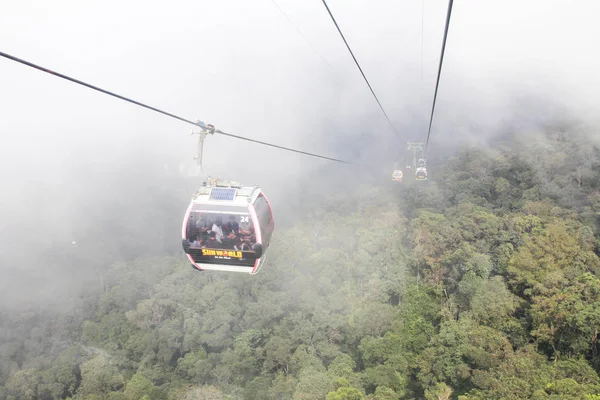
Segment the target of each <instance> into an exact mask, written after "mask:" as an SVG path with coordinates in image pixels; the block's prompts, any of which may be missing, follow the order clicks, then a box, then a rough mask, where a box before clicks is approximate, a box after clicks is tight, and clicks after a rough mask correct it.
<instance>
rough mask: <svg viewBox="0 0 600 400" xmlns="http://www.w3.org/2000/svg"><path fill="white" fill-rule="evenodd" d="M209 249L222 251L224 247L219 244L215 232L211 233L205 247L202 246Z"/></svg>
mask: <svg viewBox="0 0 600 400" xmlns="http://www.w3.org/2000/svg"><path fill="white" fill-rule="evenodd" d="M202 247H204V248H207V249H220V248H222V247H223V245H222V244H221V243H219V242H217V234H216V233H215V232H214V231H211V232H210V234H209V236H208V239H207V240H205V241H204V245H203V246H202Z"/></svg>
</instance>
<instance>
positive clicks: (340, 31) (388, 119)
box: [322, 0, 402, 140]
mask: <svg viewBox="0 0 600 400" xmlns="http://www.w3.org/2000/svg"><path fill="white" fill-rule="evenodd" d="M322 1H323V4H324V5H325V8H326V9H327V12H328V13H329V16H330V17H331V20H332V21H333V23H334V24H335V27H336V28H337V30H338V32H339V33H340V36H341V37H342V39H343V40H344V43H345V44H346V47H347V48H348V51H349V52H350V55H351V56H352V58H353V59H354V62H355V63H356V66H357V67H358V70H359V71H360V73H361V74H362V77H363V78H364V80H365V82H366V83H367V86H369V89H370V90H371V93H372V94H373V97H375V101H377V104H378V105H379V108H380V109H381V112H383V115H385V119H387V121H388V123H389V124H390V126H391V127H392V130H393V131H394V133H395V134H396V136H398V139H400V140H402V139H401V138H400V135H398V131H396V128H394V124H392V121H390V118H389V117H388V115H387V113H386V112H385V110H384V109H383V106H382V105H381V102H380V101H379V99H378V98H377V95H376V94H375V91H374V90H373V88H372V87H371V84H370V83H369V80H368V79H367V77H366V76H365V73H364V72H363V70H362V68H361V67H360V64H359V63H358V61H357V60H356V57H354V53H353V52H352V49H351V48H350V45H348V42H347V41H346V38H345V37H344V34H343V33H342V30H341V29H340V27H339V25H338V23H337V22H336V20H335V18H334V16H333V14H332V13H331V10H330V9H329V6H328V5H327V2H326V1H325V0H322Z"/></svg>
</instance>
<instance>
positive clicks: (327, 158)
mask: <svg viewBox="0 0 600 400" xmlns="http://www.w3.org/2000/svg"><path fill="white" fill-rule="evenodd" d="M0 56H2V57H4V58H8V59H9V60H12V61H16V62H18V63H21V64H24V65H27V66H28V67H32V68H35V69H38V70H40V71H43V72H47V73H49V74H51V75H54V76H57V77H59V78H62V79H66V80H68V81H71V82H74V83H77V84H79V85H82V86H85V87H88V88H90V89H93V90H97V91H99V92H102V93H104V94H108V95H109V96H113V97H116V98H118V99H121V100H125V101H127V102H129V103H133V104H135V105H138V106H140V107H144V108H147V109H149V110H152V111H155V112H157V113H160V114H163V115H166V116H168V117H171V118H174V119H177V120H179V121H182V122H186V123H188V124H191V125H195V126H199V127H200V128H203V129H204V128H206V126H205V125H204V124H202V123H200V122H194V121H191V120H189V119H185V118H182V117H179V116H177V115H175V114H171V113H169V112H166V111H163V110H160V109H158V108H155V107H152V106H149V105H146V104H144V103H140V102H139V101H135V100H132V99H130V98H127V97H124V96H121V95H119V94H116V93H113V92H109V91H108V90H105V89H101V88H99V87H97V86H93V85H90V84H89V83H85V82H82V81H80V80H77V79H75V78H71V77H69V76H67V75H63V74H60V73H58V72H54V71H52V70H49V69H47V68H44V67H41V66H39V65H36V64H34V63H31V62H29V61H25V60H22V59H20V58H17V57H15V56H11V55H10V54H7V53H4V52H2V51H0ZM215 132H216V133H220V134H221V135H225V136H229V137H232V138H236V139H241V140H245V141H248V142H253V143H258V144H262V145H264V146H269V147H274V148H276V149H280V150H285V151H291V152H293V153H298V154H304V155H307V156H311V157H316V158H322V159H324V160H330V161H335V162H339V163H343V164H352V165H362V164H358V163H355V162H352V161H345V160H341V159H338V158H332V157H327V156H322V155H319V154H315V153H310V152H307V151H302V150H296V149H292V148H289V147H283V146H279V145H276V144H272V143H267V142H263V141H260V140H256V139H250V138H247V137H244V136H238V135H233V134H231V133H227V132H223V131H221V130H220V129H216V130H215Z"/></svg>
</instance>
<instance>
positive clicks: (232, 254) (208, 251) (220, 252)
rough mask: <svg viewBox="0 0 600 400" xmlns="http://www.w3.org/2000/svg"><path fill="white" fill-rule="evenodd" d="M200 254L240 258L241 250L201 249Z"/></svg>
mask: <svg viewBox="0 0 600 400" xmlns="http://www.w3.org/2000/svg"><path fill="white" fill-rule="evenodd" d="M202 255H203V256H218V257H233V258H242V252H241V251H227V250H212V249H202Z"/></svg>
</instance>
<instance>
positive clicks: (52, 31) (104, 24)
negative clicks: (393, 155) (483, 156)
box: [0, 0, 600, 179]
mask: <svg viewBox="0 0 600 400" xmlns="http://www.w3.org/2000/svg"><path fill="white" fill-rule="evenodd" d="M277 3H278V4H279V6H280V7H281V8H282V9H283V10H284V11H285V12H286V13H287V14H288V15H289V17H290V18H291V19H292V20H293V21H294V22H295V23H296V25H297V26H298V27H299V28H300V29H301V30H302V31H303V33H304V34H305V35H306V36H307V37H308V38H309V39H310V41H311V42H312V43H313V45H314V46H315V47H316V48H317V49H318V50H319V52H320V53H321V54H323V55H324V57H325V58H326V59H327V60H328V62H329V63H330V64H331V65H332V67H333V68H330V67H328V66H327V64H326V63H324V62H323V61H322V59H321V58H320V57H319V56H318V55H317V54H316V53H315V52H314V51H313V49H312V48H311V47H310V46H309V45H308V44H307V43H306V42H305V40H304V39H303V38H302V37H301V36H300V35H299V34H298V33H297V32H296V30H295V29H294V28H293V27H292V26H291V25H290V24H289V23H288V22H287V20H286V19H285V18H284V17H283V16H282V15H281V14H280V13H279V11H278V9H277V8H276V6H275V5H274V4H273V2H272V1H271V0H256V1H240V0H223V1H196V0H195V1H183V0H180V1H171V2H168V3H167V2H164V1H126V2H123V1H114V0H107V1H102V2H100V1H95V2H81V1H60V0H57V1H53V2H50V3H49V2H47V1H41V0H37V1H31V0H30V1H11V2H7V4H5V7H3V12H2V13H1V14H0V45H1V50H2V51H5V52H8V53H10V54H13V55H16V56H18V57H22V58H24V59H27V60H30V61H33V62H36V63H39V64H42V65H44V66H47V67H49V68H51V69H55V70H57V71H60V72H64V73H66V74H70V75H72V76H74V77H76V78H80V79H82V80H87V81H89V82H91V83H92V84H96V85H99V86H101V87H104V88H107V89H109V90H113V91H116V92H118V93H121V94H123V95H127V96H131V97H133V98H135V99H138V100H140V101H144V102H148V103H149V104H151V105H154V106H157V107H159V108H164V109H166V110H167V111H172V112H174V113H176V114H180V115H182V116H184V117H187V118H190V119H195V118H201V119H203V120H205V121H208V122H212V123H213V124H215V125H216V126H217V127H220V128H221V129H223V130H226V131H231V132H233V133H236V134H240V135H244V136H249V137H253V138H257V139H262V140H269V141H272V142H275V143H278V144H282V145H287V146H297V147H300V148H303V149H313V150H315V151H318V152H321V153H325V154H328V155H332V156H336V155H339V152H338V151H337V150H338V149H335V148H330V147H329V146H328V145H327V143H328V142H329V140H328V139H327V136H331V135H335V136H342V135H344V132H345V131H353V130H355V129H357V126H361V127H363V129H364V126H365V125H367V126H369V127H371V128H372V130H373V131H376V132H378V133H377V135H378V137H380V138H381V141H382V142H384V143H386V144H388V145H389V146H396V144H397V142H395V141H394V138H393V136H392V134H391V131H390V130H389V127H388V126H387V124H386V122H385V119H384V118H383V116H382V115H381V113H380V112H379V111H378V109H377V106H376V104H375V102H374V100H373V98H372V97H371V96H370V93H369V91H368V88H367V87H366V85H365V84H364V82H363V81H362V78H361V76H360V74H359V72H358V70H357V69H356V67H355V66H354V64H353V62H352V59H351V58H350V56H349V54H348V52H347V50H346V49H345V46H344V44H343V42H342V41H341V38H340V37H339V35H338V34H337V32H336V30H335V27H334V26H333V24H332V23H331V21H330V20H329V16H328V15H327V13H326V10H325V8H324V6H323V4H322V3H321V2H320V1H318V0H312V1H306V0H304V1H300V0H277ZM328 4H329V6H330V8H331V9H332V12H333V13H334V15H335V16H336V18H337V20H338V23H339V24H340V25H341V27H342V29H343V31H344V33H345V34H346V37H347V39H348V41H349V43H350V45H351V47H352V48H353V50H354V52H355V54H356V56H357V58H358V59H359V62H360V63H361V65H362V66H363V69H364V70H365V73H366V74H367V76H368V77H369V79H370V80H371V83H372V85H373V86H374V88H375V91H376V93H378V96H379V97H380V100H381V101H382V103H383V105H384V107H385V108H386V109H387V111H388V114H389V115H390V117H391V118H392V121H393V122H394V123H395V124H396V125H397V126H398V127H399V128H400V129H401V130H402V134H403V136H406V137H408V138H410V139H412V140H419V139H421V138H423V137H424V135H425V132H424V131H423V129H424V128H425V124H426V120H427V115H426V113H427V112H428V109H429V107H430V101H431V96H432V93H433V86H434V83H435V82H434V81H435V73H436V70H437V59H438V56H439V51H440V44H441V35H442V30H443V25H444V17H445V12H446V7H447V2H446V1H442V0H422V1H421V0H410V1H400V2H399V1H392V0H377V1H373V0H371V1H367V0H351V1H350V0H344V1H342V0H330V1H329V2H328ZM422 6H423V7H424V32H425V34H424V37H423V43H424V56H423V58H424V65H423V80H422V79H421V7H422ZM599 12H600V3H599V2H597V1H594V0H590V1H584V0H576V1H568V0H562V1H558V0H540V1H533V0H529V1H525V2H524V1H516V0H510V1H506V0H503V1H481V0H457V1H456V2H455V4H454V10H453V15H452V23H451V27H450V34H449V40H448V47H447V53H446V62H445V65H444V71H443V76H442V81H441V88H440V94H439V96H440V97H439V103H438V111H439V119H436V121H435V129H434V135H435V137H436V138H438V140H447V139H448V138H449V137H451V138H452V140H456V135H451V134H449V133H448V132H449V131H452V129H458V128H457V125H460V126H463V128H464V125H465V122H466V125H469V124H473V125H477V126H481V125H486V124H491V125H493V124H495V123H496V122H498V121H500V120H502V119H503V118H507V113H508V115H509V116H510V112H511V110H508V111H507V107H509V106H510V104H511V99H512V98H513V97H514V96H516V95H522V94H527V95H533V96H541V97H543V98H545V99H548V100H557V101H559V102H561V103H564V104H566V105H568V106H570V107H574V108H575V109H577V110H578V111H580V112H582V113H589V110H590V109H593V108H594V107H595V106H597V105H598V101H597V99H596V98H597V97H598V96H596V93H597V92H598V89H599V79H600V78H599V77H598V74H597V73H596V71H597V70H598V68H599V67H600V65H599V64H600V62H599V57H598V54H597V50H595V46H594V45H597V42H598V38H599V37H600V27H599V26H598V24H596V21H595V18H596V16H597V15H598V14H599ZM0 72H1V74H0V85H1V88H2V90H1V91H0V107H1V108H0V109H2V110H3V113H2V118H1V119H0V134H1V135H2V138H3V142H4V145H3V146H2V148H3V150H4V151H3V152H2V155H3V158H4V160H3V162H4V163H7V162H11V161H13V158H18V159H22V157H27V159H28V160H30V162H29V166H30V167H34V169H35V167H39V168H46V169H47V168H49V166H50V165H54V163H60V162H59V161H58V159H59V158H60V156H61V155H68V156H69V157H70V158H69V159H70V160H72V161H75V162H80V158H81V159H88V160H89V158H90V157H91V156H92V155H94V157H95V158H98V157H101V158H107V159H110V158H111V157H117V158H119V157H131V156H132V155H133V154H135V153H134V149H137V151H138V152H141V151H149V149H152V151H156V152H157V154H165V157H168V156H175V157H179V158H180V159H182V160H186V159H189V158H190V157H191V156H192V155H193V151H194V146H195V143H194V140H193V139H192V138H190V136H189V135H188V132H189V130H190V128H191V126H187V125H186V124H183V123H180V122H177V121H174V120H170V119H169V118H167V117H164V116H162V115H158V114H154V113H152V112H150V111H147V110H144V109H140V108H137V107H135V106H133V105H129V104H127V103H123V102H121V101H120V100H117V99H114V98H110V97H107V96H105V95H102V94H99V93H96V92H93V91H91V90H89V89H85V88H82V87H79V86H77V85H74V84H72V83H69V82H66V81H63V80H60V79H58V78H55V77H52V76H49V75H47V74H43V73H41V72H39V71H35V70H32V69H30V68H27V67H25V66H22V65H18V64H16V63H13V62H11V61H8V60H4V59H0ZM415 113H417V114H415ZM418 113H421V114H418ZM459 121H460V124H459ZM332 127H335V129H334V130H333V131H332ZM447 131H448V132H447ZM463 132H464V129H463ZM445 133H448V134H446V135H445ZM465 134H469V132H465ZM365 145H368V143H365ZM207 152H208V154H207V156H206V163H207V165H208V166H209V168H213V169H214V170H215V172H217V173H224V174H226V175H227V174H229V175H236V172H237V171H238V170H240V169H242V170H243V174H242V175H247V176H246V178H250V177H252V178H253V179H254V178H255V177H256V179H259V178H260V177H261V176H262V175H264V174H265V172H267V173H268V175H269V176H271V177H272V175H273V174H277V173H278V172H285V171H288V169H286V168H282V165H283V164H289V165H290V166H291V167H293V168H290V170H297V169H298V168H301V167H304V166H305V165H306V163H312V162H313V161H312V160H311V159H305V158H304V157H303V156H296V155H293V154H292V155H291V154H288V153H282V152H281V151H278V150H270V149H266V148H263V147H260V146H258V145H251V144H247V143H244V142H239V141H236V140H234V139H229V138H224V137H218V138H217V137H215V138H210V139H209V141H208V142H207ZM62 163H65V162H64V161H62ZM253 165H256V166H255V167H254V166H253ZM225 166H228V168H225ZM232 170H233V171H232ZM283 175H285V174H283ZM229 177H233V176H229Z"/></svg>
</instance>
